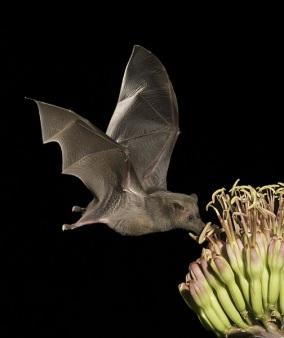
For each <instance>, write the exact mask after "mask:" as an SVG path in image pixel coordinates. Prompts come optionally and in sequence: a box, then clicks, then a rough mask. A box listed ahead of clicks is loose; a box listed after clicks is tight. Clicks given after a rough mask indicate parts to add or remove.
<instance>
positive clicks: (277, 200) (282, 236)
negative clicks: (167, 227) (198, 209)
mask: <svg viewBox="0 0 284 338" xmlns="http://www.w3.org/2000/svg"><path fill="white" fill-rule="evenodd" d="M206 208H207V210H208V208H212V209H213V210H214V211H215V213H216V215H217V218H218V220H219V223H220V225H219V226H217V225H212V223H211V222H210V223H207V225H206V226H205V228H204V230H203V231H202V233H201V234H200V235H199V236H198V237H196V236H193V235H192V234H191V236H192V237H193V238H194V239H196V240H197V241H198V242H199V243H200V244H201V243H203V242H205V241H207V242H208V245H207V248H203V250H202V254H201V257H200V258H199V259H197V260H196V261H195V262H193V263H191V264H190V266H189V273H188V274H187V278H186V281H185V283H182V284H180V285H179V290H180V293H181V295H182V296H183V298H184V299H185V301H186V303H187V304H188V305H189V306H190V308H191V309H192V310H193V311H195V312H196V313H197V315H198V317H199V319H200V321H201V323H202V325H203V326H204V327H205V328H207V329H208V330H211V331H214V332H215V333H216V335H217V336H221V337H228V336H232V337H233V336H234V335H238V336H240V334H242V335H243V336H244V337H246V336H247V337H263V338H264V337H279V338H280V337H284V184H283V183H278V184H274V185H267V186H264V187H258V188H253V187H252V186H250V185H239V180H237V181H236V182H235V184H234V185H233V187H232V188H231V189H230V190H229V192H227V191H226V190H225V189H224V188H222V189H218V190H217V191H215V192H214V193H213V195H212V200H211V201H210V202H209V203H208V205H207V207H206Z"/></svg>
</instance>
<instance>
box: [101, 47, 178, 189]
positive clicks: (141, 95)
mask: <svg viewBox="0 0 284 338" xmlns="http://www.w3.org/2000/svg"><path fill="white" fill-rule="evenodd" d="M178 134H179V127H178V107H177V100H176V96H175V93H174V90H173V87H172V84H171V81H170V79H169V77H168V74H167V72H166V70H165V68H164V66H163V65H162V64H161V62H160V61H159V60H158V58H157V57H156V56H154V55H153V54H152V53H151V52H149V51H148V50H146V49H144V48H143V47H140V46H135V47H134V49H133V52H132V55H131V57H130V60H129V62H128V64H127V66H126V70H125V73H124V77H123V82H122V86H121V90H120V95H119V99H118V104H117V106H116V109H115V111H114V113H113V116H112V118H111V121H110V123H109V126H108V129H107V135H109V136H110V137H111V138H113V139H114V140H116V141H117V142H118V143H120V144H122V145H125V146H127V147H128V149H129V151H130V159H131V162H132V165H133V167H134V169H135V172H136V174H137V176H138V178H139V180H140V183H141V185H142V186H143V188H144V190H145V191H148V192H151V191H155V190H163V189H166V188H167V184H166V176H167V171H168V167H169V162H170V157H171V154H172V151H173V148H174V145H175V142H176V139H177V136H178Z"/></svg>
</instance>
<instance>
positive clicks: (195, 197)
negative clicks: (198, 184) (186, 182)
mask: <svg viewBox="0 0 284 338" xmlns="http://www.w3.org/2000/svg"><path fill="white" fill-rule="evenodd" d="M190 197H192V198H193V200H194V201H195V202H196V203H197V202H198V197H197V195H196V194H191V195H190Z"/></svg>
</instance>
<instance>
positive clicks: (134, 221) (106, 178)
mask: <svg viewBox="0 0 284 338" xmlns="http://www.w3.org/2000/svg"><path fill="white" fill-rule="evenodd" d="M34 101H35V102H36V104H37V106H38V110H39V115H40V122H41V130H42V138H43V143H47V142H53V141H54V142H58V143H59V145H60V147H61V150H62V173H63V174H68V175H74V176H77V177H78V178H79V179H80V180H81V181H82V182H83V183H84V184H85V185H86V187H87V188H88V189H89V190H90V191H91V192H92V193H93V196H94V198H93V200H92V201H91V202H90V203H89V204H88V206H87V207H86V208H82V207H79V206H74V207H73V208H72V211H74V212H78V213H81V217H80V219H79V220H78V221H77V222H75V223H74V224H64V225H63V227H62V228H63V230H68V229H74V228H77V227H80V226H83V225H86V224H94V223H105V224H107V225H108V226H109V227H110V228H112V229H113V230H115V231H116V232H118V233H120V234H122V235H131V236H138V235H144V234H149V233H153V232H160V231H167V230H171V229H174V228H181V229H185V230H188V231H193V232H195V233H196V234H199V233H200V232H201V230H202V229H203V227H204V223H203V222H202V220H201V218H200V215H199V210H198V204H197V203H198V200H197V196H196V194H191V195H185V194H180V193H173V192H170V191H168V190H167V182H166V176H167V171H168V167H169V163H170V158H171V154H172V151H173V148H174V145H175V143H176V140H177V137H178V135H179V133H180V131H179V125H178V106H177V99H176V95H175V92H174V90H173V87H172V84H171V81H170V79H169V77H168V74H167V72H166V70H165V68H164V66H163V65H162V63H161V62H160V61H159V59H158V58H157V57H156V56H154V55H153V54H152V53H151V52H150V51H148V50H146V49H145V48H143V47H141V46H137V45H136V46H134V48H133V51H132V54H131V57H130V59H129V61H128V64H127V66H126V70H125V73H124V77H123V81H122V85H121V89H120V94H119V98H118V103H117V106H116V108H115V111H114V113H113V115H112V118H111V120H110V123H109V126H108V128H107V131H106V133H104V132H102V131H101V130H100V129H98V128H97V127H95V126H94V125H93V124H92V123H91V122H90V121H88V120H87V119H85V118H83V117H82V116H80V115H78V114H76V113H75V112H73V111H72V110H68V109H64V108H61V107H58V106H54V105H51V104H47V103H44V102H41V101H37V100H34Z"/></svg>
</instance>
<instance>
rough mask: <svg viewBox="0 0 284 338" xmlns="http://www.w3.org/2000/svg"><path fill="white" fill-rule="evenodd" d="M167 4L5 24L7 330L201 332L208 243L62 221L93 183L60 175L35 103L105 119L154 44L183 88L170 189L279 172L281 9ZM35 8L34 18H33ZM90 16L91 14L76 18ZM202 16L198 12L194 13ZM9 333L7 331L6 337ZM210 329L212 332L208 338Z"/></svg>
mask: <svg viewBox="0 0 284 338" xmlns="http://www.w3.org/2000/svg"><path fill="white" fill-rule="evenodd" d="M220 17H221V19H222V20H221V19H219V17H218V18H217V17H215V16H210V13H209V15H208V16H206V17H205V16H203V14H202V12H201V14H200V15H199V17H198V18H195V14H194V13H190V15H189V16H188V17H187V18H182V19H180V21H179V17H178V16H177V17H175V19H176V20H177V21H176V22H175V21H174V20H173V19H172V17H171V16H167V17H166V16H164V15H162V14H160V16H159V17H157V19H156V20H157V21H154V23H152V24H150V22H149V17H147V16H145V17H144V18H143V19H141V21H139V22H138V19H137V21H136V18H133V21H132V22H129V21H127V22H124V23H126V24H125V25H123V22H122V21H123V20H122V19H121V21H120V20H117V21H115V22H114V21H111V20H106V19H105V20H102V22H101V23H98V22H99V19H100V13H96V14H95V15H94V17H93V20H92V21H89V22H88V20H87V19H86V21H87V22H84V18H83V23H80V24H79V22H77V21H76V20H74V18H73V19H70V20H69V19H68V17H62V20H61V21H62V22H61V23H60V24H58V23H57V24H56V26H55V23H54V22H53V18H51V17H50V18H49V19H48V20H46V21H44V22H41V21H40V20H41V18H38V17H37V20H36V19H35V18H33V19H31V20H30V21H29V22H26V24H24V25H19V26H18V27H17V28H16V29H15V27H13V26H12V25H8V26H6V27H5V28H4V29H3V30H1V59H2V62H1V76H0V83H1V112H0V115H1V159H2V160H1V179H0V189H1V194H0V196H1V206H2V208H1V209H2V211H1V216H2V221H1V228H0V233H1V234H0V247H1V249H0V250H1V259H0V263H1V281H2V283H3V287H2V288H1V292H0V303H1V317H2V319H4V323H5V325H4V326H2V327H1V330H2V331H3V332H4V330H6V329H8V330H9V331H8V332H9V334H7V337H10V336H11V337H14V336H15V337H16V335H15V334H14V333H13V332H14V330H17V331H19V332H20V334H19V335H18V336H17V337H24V336H26V335H29V336H31V335H33V334H35V335H36V336H37V337H49V338H51V337H57V336H59V335H61V337H70V336H76V337H80V338H84V337H91V336H92V337H112V336H114V337H117V338H118V337H128V336H129V337H149V336H152V335H153V336H155V337H179V338H183V337H189V336H194V334H193V332H194V331H196V332H200V334H202V336H204V337H205V335H206V332H205V331H204V329H203V328H202V327H201V325H200V324H199V322H198V320H197V317H196V316H195V315H194V314H193V313H192V312H191V311H190V310H189V309H188V308H187V307H186V305H185V304H184V303H183V300H182V299H181V297H180V296H179V293H178V289H177V285H178V283H180V282H182V281H183V279H184V276H185V274H186V272H187V267H188V264H189V263H190V262H191V261H193V260H194V259H196V258H197V257H198V256H199V254H200V247H198V246H197V244H195V243H194V242H193V241H192V240H191V239H190V238H189V236H188V235H187V233H185V232H183V231H171V232H168V233H163V234H153V235H148V236H143V237H138V238H134V237H122V236H120V235H119V234H116V233H114V232H113V231H111V230H110V229H108V228H107V227H106V226H104V225H90V226H86V227H82V228H79V229H77V230H74V231H69V232H62V231H61V225H62V224H63V223H68V222H72V221H74V220H75V216H74V215H72V214H71V207H72V206H73V205H76V204H78V205H85V204H87V203H88V202H89V201H90V199H91V194H90V192H89V191H88V190H87V189H86V188H85V187H84V186H83V184H82V183H81V182H80V181H79V180H78V179H76V178H75V177H71V176H64V175H61V174H60V171H61V154H60V150H59V147H58V145H57V144H48V145H45V146H43V145H42V143H41V131H40V124H39V118H38V113H37V108H36V106H35V104H33V103H32V102H30V101H26V100H25V99H24V96H28V97H32V98H35V99H39V100H42V101H46V102H48V103H53V104H56V105H59V106H62V107H66V108H70V109H73V110H74V111H76V112H77V113H79V114H81V115H83V116H85V117H87V118H88V119H90V120H91V121H92V122H93V123H94V124H95V125H96V126H97V127H99V128H100V129H102V130H106V127H107V124H108V121H109V120H110V117H111V114H112V111H113V110H114V107H115V104H116V100H117V97H118V93H119V89H120V83H121V79H122V76H123V72H124V68H125V65H126V63H127V61H128V58H129V56H130V53H131V50H132V47H133V45H134V44H140V45H142V46H144V47H146V48H148V49H150V50H151V51H152V52H153V53H154V54H156V55H157V56H158V57H159V58H160V60H161V61H162V62H163V64H164V65H165V67H166V69H167V71H168V73H169V75H170V78H171V80H172V83H173V86H174V88H175V91H176V94H177V98H178V102H179V110H180V128H181V131H182V134H181V135H180V137H179V139H178V141H177V144H176V148H175V151H174V153H173V156H172V161H171V165H170V169H169V173H168V187H169V189H170V190H172V191H177V192H183V193H192V192H195V193H197V194H198V196H199V205H200V209H201V214H202V216H203V219H204V220H205V221H209V220H211V219H212V217H213V215H211V214H209V213H208V214H207V213H206V212H205V205H206V203H207V202H208V201H209V198H210V196H211V194H212V192H213V191H214V190H215V189H217V188H219V187H222V186H225V187H227V188H229V187H230V186H231V185H232V184H233V183H234V181H235V180H236V179H237V178H240V179H241V182H242V183H244V184H252V185H262V184H269V183H274V182H278V181H283V180H284V163H283V123H282V114H283V104H282V97H283V93H282V90H283V80H282V79H283V70H282V60H283V54H281V53H280V51H281V45H282V44H283V43H282V40H281V37H280V36H279V35H280V33H279V32H280V31H279V22H278V21H277V19H275V20H274V19H273V17H272V18H270V19H271V20H270V21H267V18H266V17H265V16H261V17H259V18H256V17H257V14H255V13H253V12H252V13H251V14H250V15H249V16H248V17H244V16H236V17H234V18H233V17H232V16H231V15H228V17H227V18H226V20H225V19H224V18H222V15H220ZM38 19H39V20H38ZM81 19H82V18H81ZM193 19H195V20H193ZM3 336H4V337H5V335H3ZM211 336H213V335H211V334H208V337H211Z"/></svg>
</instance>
